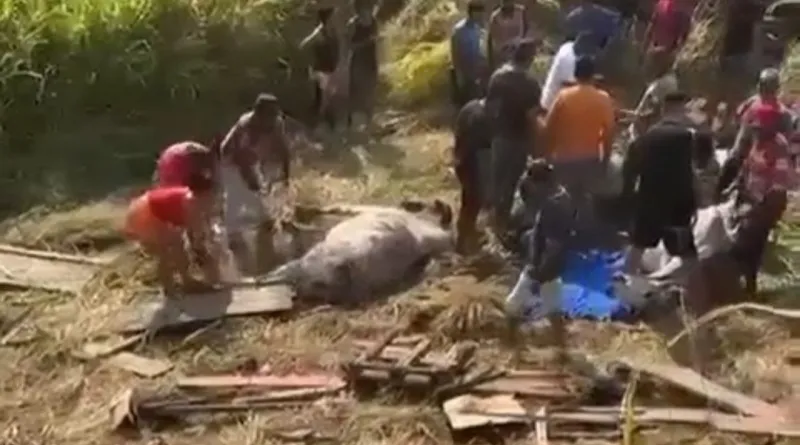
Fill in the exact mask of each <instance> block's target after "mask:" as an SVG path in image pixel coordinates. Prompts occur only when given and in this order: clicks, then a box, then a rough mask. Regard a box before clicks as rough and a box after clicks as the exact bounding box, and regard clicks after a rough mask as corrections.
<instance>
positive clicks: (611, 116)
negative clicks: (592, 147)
mask: <svg viewBox="0 0 800 445" xmlns="http://www.w3.org/2000/svg"><path fill="white" fill-rule="evenodd" d="M604 102H605V103H604V104H603V108H604V109H603V141H602V145H601V147H600V150H602V159H603V163H604V164H605V163H608V159H609V157H610V156H611V148H612V146H613V144H614V126H615V124H616V122H615V121H616V116H615V112H614V103H613V101H612V100H611V96H609V95H608V94H606V95H605V100H604Z"/></svg>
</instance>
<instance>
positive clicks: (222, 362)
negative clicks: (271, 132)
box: [0, 131, 789, 445]
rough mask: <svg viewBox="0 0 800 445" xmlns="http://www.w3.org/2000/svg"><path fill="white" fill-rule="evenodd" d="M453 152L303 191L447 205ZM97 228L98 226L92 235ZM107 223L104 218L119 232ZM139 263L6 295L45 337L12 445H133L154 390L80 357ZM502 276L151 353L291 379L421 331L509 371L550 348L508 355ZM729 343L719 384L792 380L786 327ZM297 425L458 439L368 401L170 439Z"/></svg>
mask: <svg viewBox="0 0 800 445" xmlns="http://www.w3.org/2000/svg"><path fill="white" fill-rule="evenodd" d="M449 145H450V138H449V136H448V135H447V134H446V133H444V132H438V131H426V132H419V133H416V134H414V135H412V136H404V137H397V138H389V139H386V140H384V141H382V143H381V144H373V145H371V146H369V147H365V148H363V151H362V153H361V155H360V156H358V155H355V156H351V154H350V152H349V151H342V152H340V153H338V154H337V155H336V157H337V158H338V159H342V160H343V161H342V162H337V163H333V162H332V163H331V165H341V164H342V163H345V164H346V163H347V162H349V161H347V159H348V158H352V159H351V161H352V162H354V163H355V166H360V167H358V168H355V166H354V167H353V169H354V170H353V171H352V172H350V173H349V174H344V173H342V172H341V171H339V172H337V171H326V169H327V167H326V166H325V163H324V162H323V163H322V164H321V165H320V166H319V167H318V168H317V169H315V170H313V171H311V170H307V171H303V172H302V173H301V174H300V176H299V178H298V181H297V183H296V184H297V186H296V189H295V192H296V193H297V196H298V198H300V199H302V200H303V201H305V202H309V201H310V202H336V201H358V202H370V201H373V202H376V201H377V202H380V201H384V202H385V201H395V202H396V200H398V199H400V198H402V197H409V196H418V195H424V196H437V197H443V198H445V199H447V200H449V201H451V202H452V201H453V198H454V195H455V189H454V182H453V178H451V176H450V174H449V172H448V167H447V162H448V161H447V159H448V153H449V148H450V147H449ZM359 150H360V149H358V148H355V149H353V150H352V151H354V152H356V153H358V152H359ZM119 212H120V209H119V208H118V207H116V206H113V205H104V204H92V205H90V206H88V207H86V208H81V209H74V210H71V211H68V212H63V213H53V214H49V215H46V216H44V217H41V218H40V219H38V220H36V219H34V218H28V219H27V220H26V221H25V222H23V223H22V225H21V226H22V227H24V228H25V229H24V230H16V231H15V232H14V231H12V232H9V237H10V238H9V239H12V240H14V241H23V242H26V243H27V244H36V243H35V242H33V241H31V240H36V239H39V240H43V239H48V240H55V239H58V236H63V234H74V233H78V232H76V229H75V228H76V227H80V226H82V225H83V227H89V228H90V229H91V231H90V232H87V233H110V231H111V230H112V228H113V226H114V224H113V221H115V220H116V219H117V218H118V216H119ZM88 221H93V222H95V223H96V225H94V226H89V225H88V224H85V223H86V222H88ZM98 221H105V222H106V225H105V226H104V225H103V224H101V223H98ZM14 233H29V234H36V235H34V236H35V237H34V238H14V237H15V236H20V235H15V234H14ZM73 236H74V235H73ZM25 240H27V241H25ZM52 244H53V245H59V244H57V243H52ZM40 245H41V243H40ZM138 261H140V260H138V259H137V258H136V257H133V256H128V257H126V259H121V260H119V261H118V262H117V265H116V266H115V267H114V269H116V271H115V274H113V275H116V280H117V281H116V283H115V282H114V281H113V280H111V281H108V280H107V281H106V282H105V284H101V283H100V282H98V283H95V284H94V285H93V286H90V287H89V291H87V292H86V293H84V294H83V295H81V296H79V297H78V298H75V299H71V298H63V297H57V296H52V295H48V294H41V293H26V294H18V293H6V294H3V296H2V297H3V304H2V308H3V312H2V316H3V317H4V318H10V317H11V315H12V313H15V312H17V311H19V310H20V309H21V308H26V307H32V308H33V313H32V314H31V316H30V317H29V318H28V319H27V320H26V322H25V323H26V324H27V325H28V326H26V329H24V330H23V332H32V333H34V334H36V336H35V337H34V338H33V339H29V340H28V342H19V343H18V344H15V345H14V346H11V347H2V348H0V381H2V382H3V383H2V397H0V399H2V400H3V402H2V404H3V406H4V407H7V409H6V408H4V409H0V442H2V443H45V442H56V443H60V444H72V443H74V444H78V443H80V444H90V443H93V444H115V445H116V444H119V443H121V442H120V441H121V439H120V438H118V437H115V436H111V435H109V434H108V433H107V432H106V431H105V426H106V423H105V422H106V404H107V403H108V402H109V401H110V400H111V399H112V397H113V395H114V394H116V393H117V392H118V391H119V390H121V389H123V388H125V387H127V386H129V385H136V384H139V383H141V382H137V379H136V378H134V377H131V376H130V375H129V374H126V373H124V372H121V371H118V370H116V369H113V368H110V367H107V366H104V364H103V363H102V362H90V363H83V362H80V361H78V360H77V359H75V358H72V357H71V355H70V351H71V350H72V349H74V348H76V347H78V346H79V345H80V344H82V343H83V342H85V341H86V340H88V339H90V338H94V337H96V336H99V335H101V334H102V332H103V329H104V325H105V320H107V319H109V318H110V317H111V316H113V315H114V314H117V313H119V312H120V311H123V310H125V308H127V307H129V306H130V305H131V303H132V297H131V295H130V290H131V287H130V286H132V285H133V284H134V283H133V281H137V280H136V279H135V277H131V274H132V271H133V270H134V269H135V267H134V264H137V262H138ZM493 267H495V266H492V265H491V264H488V263H487V262H485V261H484V262H481V261H479V260H476V261H473V265H472V266H471V267H470V265H466V266H465V267H461V268H460V269H459V270H461V271H462V272H460V275H454V276H450V277H446V278H444V279H441V280H440V279H430V280H428V282H427V283H425V284H423V285H421V286H418V287H417V288H415V289H412V290H411V291H408V292H406V293H403V294H401V295H398V296H395V297H393V298H391V299H389V300H388V301H387V302H385V303H383V304H380V305H377V306H373V307H369V308H366V309H360V310H352V311H344V310H340V309H327V310H311V311H306V312H300V313H295V314H293V315H291V316H290V317H287V319H276V318H260V317H252V318H247V319H238V320H226V321H225V322H224V323H223V324H221V325H220V326H218V327H215V328H213V329H210V330H209V331H207V332H204V333H202V334H201V335H199V336H197V337H196V338H193V339H192V340H191V341H188V342H187V341H184V340H183V337H165V338H159V339H157V341H156V342H154V343H151V344H149V345H146V346H141V347H140V349H139V350H138V352H140V353H141V354H143V355H145V356H148V357H160V358H168V359H169V360H171V361H172V362H174V363H175V364H176V371H175V373H176V374H177V373H183V374H191V373H203V372H210V371H219V370H225V369H233V368H235V367H236V366H237V365H239V364H241V363H242V362H244V361H245V360H248V359H256V360H257V361H258V362H266V363H269V364H270V365H271V366H272V367H273V368H276V369H278V370H288V369H298V368H299V369H310V368H312V369H313V368H322V369H329V370H335V369H337V368H338V366H339V365H340V364H342V363H343V362H344V361H346V360H347V359H348V358H350V357H352V356H353V352H354V350H355V349H354V347H353V341H354V340H356V339H364V338H375V337H376V336H379V335H381V333H383V332H385V331H386V330H387V328H388V327H391V326H397V325H408V326H409V327H410V328H409V330H410V331H414V332H425V333H429V334H432V335H434V337H435V339H436V342H437V344H441V345H447V344H451V343H453V342H454V341H458V340H463V339H477V340H479V341H480V343H481V345H482V347H481V350H480V351H479V354H478V358H479V359H481V360H488V361H491V363H496V364H502V363H510V362H511V361H512V360H515V359H518V358H519V357H521V356H524V355H525V351H526V350H528V349H530V348H533V347H535V346H536V345H537V344H538V345H543V344H546V343H547V341H546V339H542V338H537V337H532V338H529V339H528V341H525V342H523V343H522V344H517V346H515V347H513V348H512V347H510V346H507V345H508V343H507V342H506V341H505V340H506V339H507V334H508V332H509V331H508V327H507V325H506V322H505V319H504V317H503V315H502V312H501V311H500V309H499V304H500V302H501V298H502V297H503V295H504V293H505V292H506V290H507V285H506V284H505V283H504V281H503V280H504V278H505V280H506V281H507V279H508V277H502V276H498V275H490V276H489V277H488V278H486V279H484V278H485V277H481V278H480V279H478V278H476V277H475V276H472V275H471V273H475V272H476V270H477V271H479V270H480V269H484V271H485V270H486V269H487V268H488V269H492V268H493ZM495 268H496V267H495ZM134 275H135V274H134ZM145 275H146V274H145ZM479 275H485V273H484V274H479ZM123 285H124V286H123ZM139 285H141V284H139ZM569 329H570V335H569V341H570V347H571V348H573V349H574V350H579V351H582V352H585V353H587V354H591V355H592V356H595V357H598V358H599V359H600V360H606V359H612V358H614V357H617V356H619V355H623V354H624V355H636V356H639V357H645V356H646V357H651V358H652V359H653V360H662V359H665V358H667V357H668V355H667V353H666V351H665V348H664V342H665V340H664V339H663V338H661V337H660V336H659V335H658V334H656V333H654V332H652V331H650V330H648V329H647V328H646V327H641V328H635V329H631V328H630V327H625V328H623V327H619V326H618V325H616V324H612V323H591V322H574V323H571V324H570V328H569ZM722 332H723V333H724V335H723V339H724V340H725V341H724V342H723V344H722V345H721V347H723V348H724V349H725V352H726V354H725V357H724V358H723V359H721V360H718V361H717V362H716V366H717V370H718V372H719V374H720V375H725V376H727V377H726V378H725V380H726V381H727V382H728V383H732V384H736V385H737V386H742V387H744V388H747V389H750V390H755V391H757V392H758V391H762V390H764V391H766V390H765V389H764V388H767V387H769V385H767V384H764V383H760V380H759V376H762V375H763V376H767V377H769V378H772V377H774V375H775V374H776V373H777V372H779V371H777V370H776V369H777V368H776V367H777V364H778V363H779V360H778V359H779V358H780V357H781V353H780V352H779V351H778V347H777V345H779V344H780V343H779V342H782V341H784V340H785V339H787V338H788V337H789V332H788V330H786V329H784V328H783V327H782V326H781V325H778V324H775V323H774V322H770V321H765V320H761V319H755V318H748V317H744V316H735V317H732V318H731V319H729V320H727V321H725V322H724V326H723V328H722ZM753 339H756V341H753ZM720 355H721V354H720ZM173 375H174V374H173ZM169 380H170V377H165V378H163V379H162V380H161V381H159V382H157V383H156V385H165V384H168V382H169ZM291 426H296V427H310V426H314V427H317V428H321V429H324V430H326V432H327V433H329V434H333V435H336V436H338V437H340V438H341V439H342V440H343V442H342V443H348V444H387V445H389V444H392V445H394V444H397V445H400V444H446V443H450V441H451V439H450V435H449V432H448V431H447V428H446V423H445V421H444V419H443V417H442V415H441V413H440V412H439V410H438V409H437V408H436V407H434V406H425V405H413V406H409V405H406V404H403V403H401V402H398V401H396V400H392V399H385V400H382V399H376V400H372V401H367V402H359V403H355V402H353V401H351V400H330V401H326V402H325V403H323V404H317V405H315V406H314V407H311V408H306V409H302V410H300V411H293V410H289V411H286V412H281V413H278V414H252V415H248V416H245V417H243V418H238V419H235V420H231V419H228V420H227V421H215V422H212V423H209V424H204V425H199V426H192V427H185V428H182V429H172V430H168V431H166V432H163V433H160V434H158V436H159V437H161V438H163V439H164V440H165V443H168V444H170V445H172V444H182V443H187V444H188V443H194V444H217V443H221V444H237V445H238V444H271V443H279V442H277V440H276V439H272V438H271V436H270V431H271V430H272V429H276V428H287V427H291ZM663 434H664V435H662V436H659V437H658V439H659V441H662V440H663V441H665V442H666V441H667V440H669V439H670V438H678V437H683V436H684V435H685V434H687V433H685V432H684V433H681V432H680V431H677V430H675V431H673V430H670V431H665V432H664V433H663ZM665 435H666V436H665ZM689 437H694V438H696V439H700V438H701V435H700V433H699V432H695V433H692V434H690V436H689ZM273 441H274V442H273Z"/></svg>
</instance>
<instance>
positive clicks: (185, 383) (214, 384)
mask: <svg viewBox="0 0 800 445" xmlns="http://www.w3.org/2000/svg"><path fill="white" fill-rule="evenodd" d="M178 386H179V387H181V388H234V387H244V386H251V387H263V388H276V389H285V388H309V387H317V388H325V387H331V388H341V387H344V386H345V381H344V380H342V379H341V378H339V377H336V376H331V375H328V374H311V375H298V374H288V375H210V376H194V377H183V378H181V379H178Z"/></svg>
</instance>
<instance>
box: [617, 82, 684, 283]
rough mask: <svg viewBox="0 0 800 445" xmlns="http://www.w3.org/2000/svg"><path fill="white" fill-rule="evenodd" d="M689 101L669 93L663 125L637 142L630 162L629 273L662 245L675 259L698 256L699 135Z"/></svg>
mask: <svg viewBox="0 0 800 445" xmlns="http://www.w3.org/2000/svg"><path fill="white" fill-rule="evenodd" d="M687 100H688V97H687V96H685V95H684V94H682V93H671V94H668V95H667V96H666V97H665V98H664V102H663V115H662V119H661V121H660V122H658V123H657V124H656V125H654V126H652V127H650V129H649V130H648V131H647V132H646V133H645V134H644V135H642V136H640V137H639V138H637V139H636V140H634V142H633V143H632V144H631V146H630V148H629V150H628V154H627V156H626V158H625V163H624V165H623V173H622V174H623V197H624V198H625V199H626V201H627V202H628V203H630V204H631V205H632V210H633V218H632V219H633V221H632V222H633V226H632V229H631V233H630V235H631V237H630V238H631V247H630V251H629V252H628V255H627V257H626V269H627V272H629V273H637V272H639V269H640V267H641V260H642V254H643V252H644V250H645V249H647V248H650V247H656V245H658V243H659V241H663V242H664V246H665V248H666V249H667V252H669V254H670V255H673V256H678V257H682V258H687V259H692V258H696V256H697V249H696V246H695V242H694V237H693V235H692V220H693V218H694V215H695V212H696V210H697V202H696V197H695V193H694V172H693V169H692V165H693V164H692V163H693V159H694V158H693V156H694V145H695V141H696V139H697V137H696V134H695V130H694V129H693V128H692V127H691V122H690V121H689V119H688V117H687V116H686V109H685V103H686V102H687ZM637 182H638V187H637Z"/></svg>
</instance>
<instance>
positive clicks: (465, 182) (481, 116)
mask: <svg viewBox="0 0 800 445" xmlns="http://www.w3.org/2000/svg"><path fill="white" fill-rule="evenodd" d="M491 144H492V133H491V126H490V122H489V117H488V115H487V114H486V101H485V100H484V99H473V100H471V101H469V102H467V104H466V105H464V107H463V108H462V109H461V111H460V112H459V113H458V118H457V119H456V127H455V145H454V150H453V157H454V165H455V170H456V177H457V178H458V182H459V184H460V185H461V207H460V209H459V211H458V221H457V222H456V230H457V232H458V233H457V240H456V245H457V248H458V250H459V252H464V251H466V250H468V249H469V248H471V247H472V246H473V243H474V241H475V235H476V233H475V222H476V220H477V218H478V214H479V213H480V211H481V208H482V207H483V203H484V199H485V193H486V188H487V186H488V185H489V184H488V182H489V179H490V178H491V175H490V174H491V170H490V168H489V167H490V165H491V164H490V162H491V151H490V148H491Z"/></svg>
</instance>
